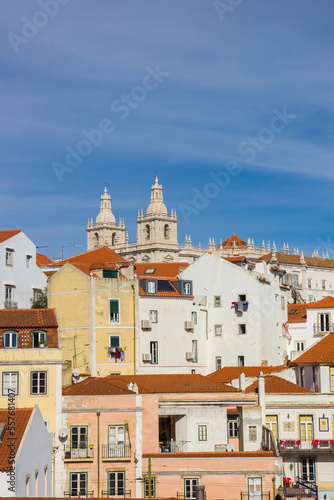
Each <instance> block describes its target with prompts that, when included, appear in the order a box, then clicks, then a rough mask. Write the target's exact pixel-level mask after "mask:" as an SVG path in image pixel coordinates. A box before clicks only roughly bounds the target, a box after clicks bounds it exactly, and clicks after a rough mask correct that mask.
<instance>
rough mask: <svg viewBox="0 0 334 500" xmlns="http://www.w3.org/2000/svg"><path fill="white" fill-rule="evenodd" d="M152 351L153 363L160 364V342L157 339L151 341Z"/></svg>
mask: <svg viewBox="0 0 334 500" xmlns="http://www.w3.org/2000/svg"><path fill="white" fill-rule="evenodd" d="M150 353H151V364H152V365H157V364H158V342H157V341H156V340H154V341H153V342H150Z"/></svg>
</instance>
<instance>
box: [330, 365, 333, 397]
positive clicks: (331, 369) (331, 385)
mask: <svg viewBox="0 0 334 500" xmlns="http://www.w3.org/2000/svg"><path fill="white" fill-rule="evenodd" d="M329 378H330V388H331V392H334V368H333V367H331V368H330V369H329Z"/></svg>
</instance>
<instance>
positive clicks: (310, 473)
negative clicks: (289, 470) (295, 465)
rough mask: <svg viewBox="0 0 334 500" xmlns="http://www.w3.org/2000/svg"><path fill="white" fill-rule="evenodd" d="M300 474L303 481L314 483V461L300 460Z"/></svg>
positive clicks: (312, 459) (311, 459) (310, 459)
mask: <svg viewBox="0 0 334 500" xmlns="http://www.w3.org/2000/svg"><path fill="white" fill-rule="evenodd" d="M300 472H301V474H300V475H301V478H302V480H303V481H315V460H314V458H301V460H300Z"/></svg>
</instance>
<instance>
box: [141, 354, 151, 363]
mask: <svg viewBox="0 0 334 500" xmlns="http://www.w3.org/2000/svg"><path fill="white" fill-rule="evenodd" d="M143 361H151V354H150V353H146V354H143Z"/></svg>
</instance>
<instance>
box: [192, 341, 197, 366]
mask: <svg viewBox="0 0 334 500" xmlns="http://www.w3.org/2000/svg"><path fill="white" fill-rule="evenodd" d="M191 352H193V353H194V359H193V361H194V363H197V361H198V359H197V358H198V353H197V340H193V341H192V342H191Z"/></svg>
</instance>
